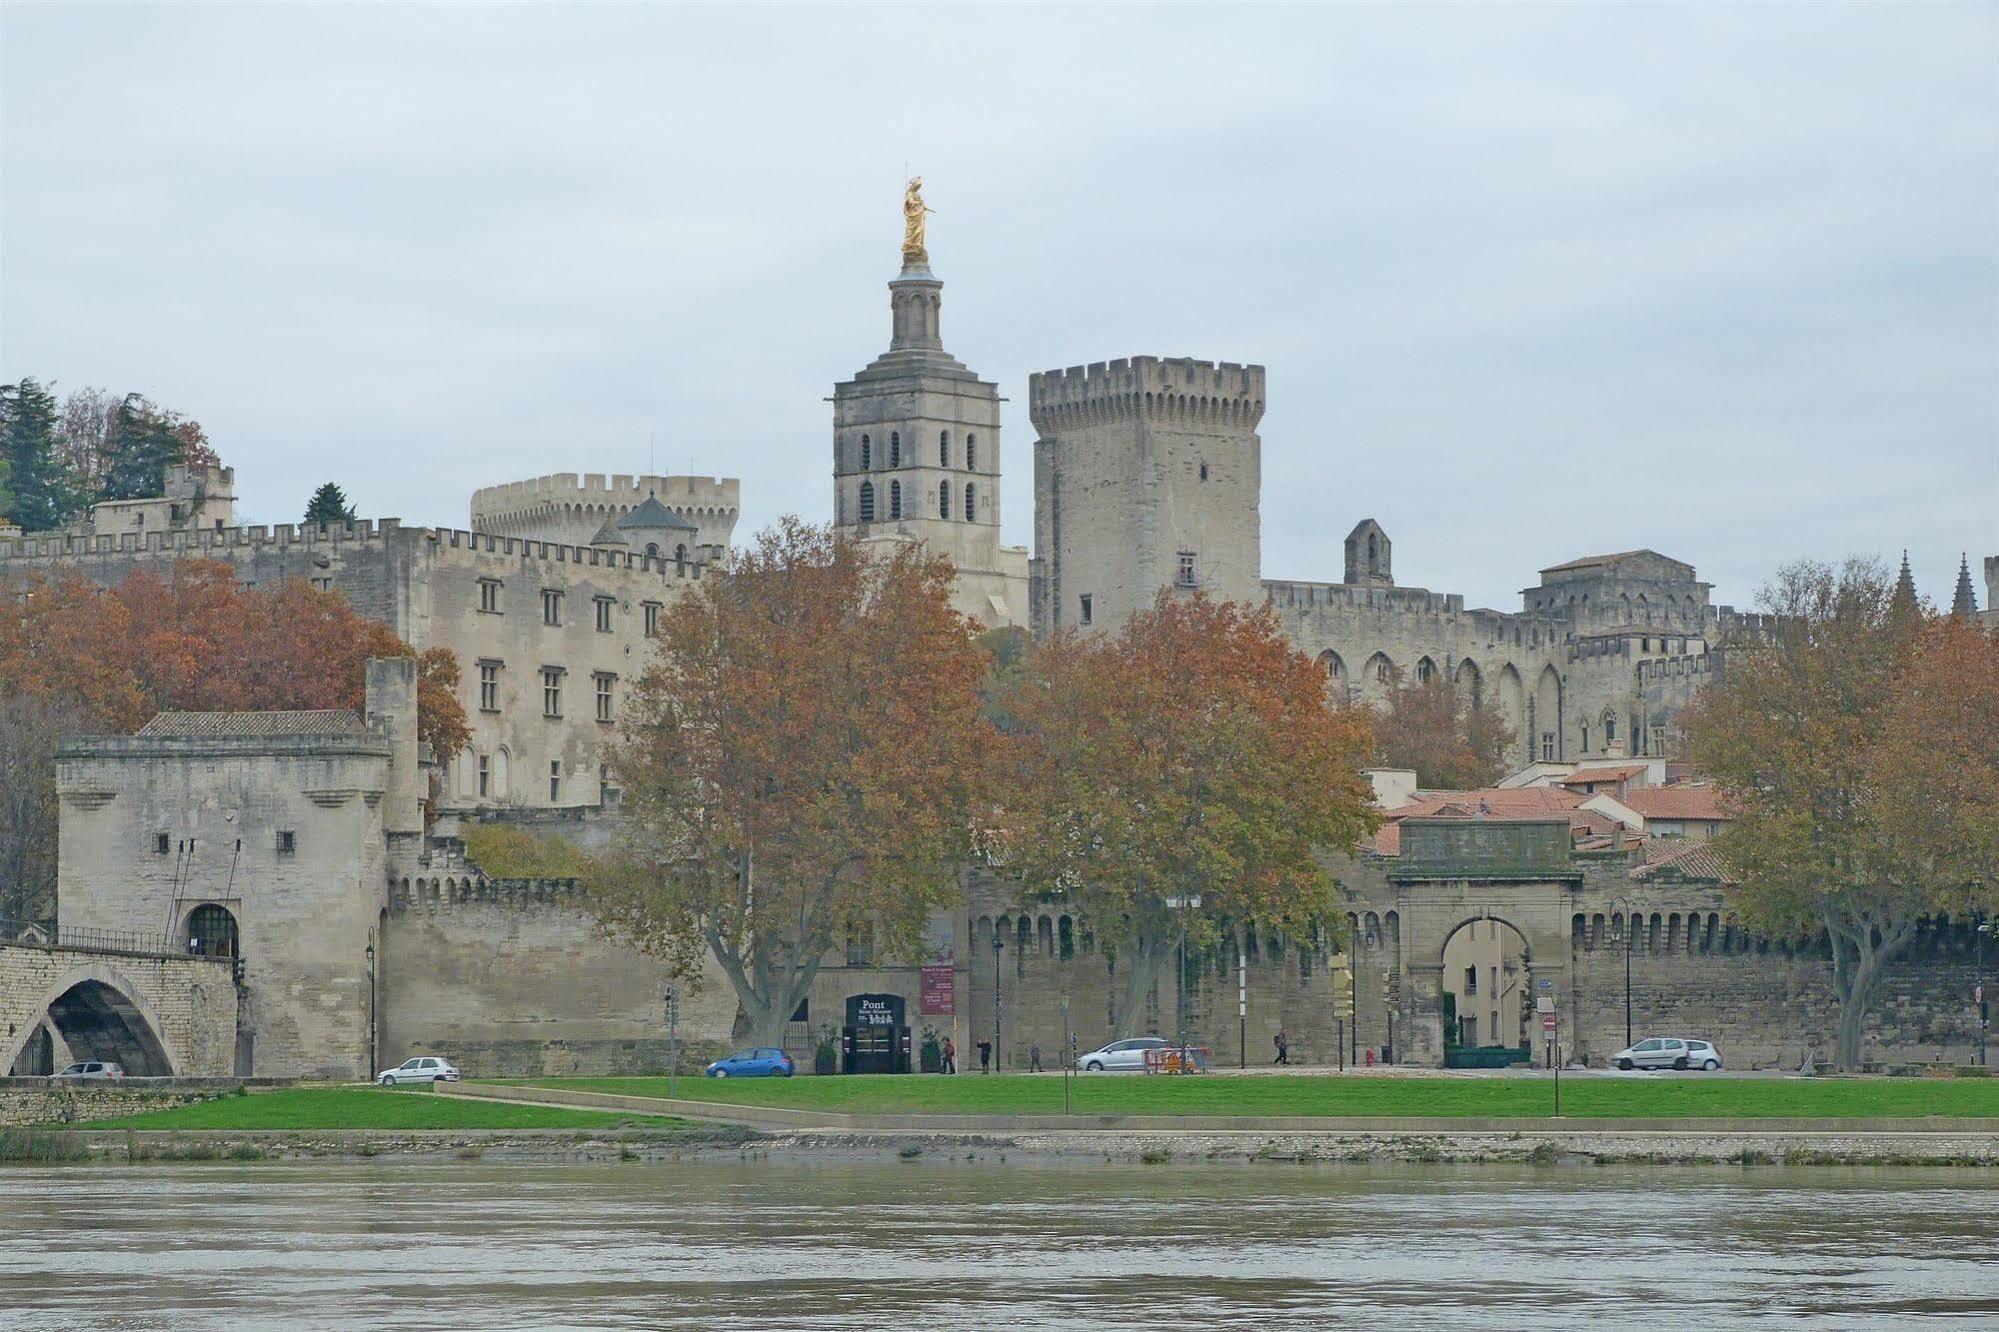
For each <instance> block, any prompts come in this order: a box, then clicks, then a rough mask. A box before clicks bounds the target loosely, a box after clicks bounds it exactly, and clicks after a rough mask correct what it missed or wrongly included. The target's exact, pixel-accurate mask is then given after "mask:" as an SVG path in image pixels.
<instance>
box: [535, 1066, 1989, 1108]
mask: <svg viewBox="0 0 1999 1332" xmlns="http://www.w3.org/2000/svg"><path fill="white" fill-rule="evenodd" d="M530 1081H531V1083H532V1085H535V1086H544V1087H569V1088H577V1089H581V1090H586V1091H608V1092H621V1093H624V1094H626V1095H631V1096H665V1095H666V1094H667V1083H666V1079H665V1078H537V1079H532V1080H530ZM678 1089H679V1094H680V1095H681V1096H682V1097H686V1098H693V1099H700V1100H708V1101H725V1102H730V1103H733V1104H740V1105H769V1106H786V1107H791V1108H794V1109H799V1110H828V1111H835V1112H844V1113H850V1114H945V1115H949V1114H1059V1113H1060V1112H1061V1110H1062V1080H1061V1079H1060V1078H1059V1077H1050V1076H1046V1075H1044V1076H1041V1077H1009V1076H999V1077H981V1076H979V1075H977V1074H970V1075H964V1076H959V1077H949V1078H947V1077H938V1076H935V1075H931V1076H924V1075H922V1074H914V1075H909V1076H905V1077H883V1076H876V1077H864V1076H855V1077H830V1078H814V1077H799V1078H754V1079H733V1080H727V1081H724V1080H718V1079H713V1078H702V1077H684V1078H681V1079H679V1082H678ZM1553 1101H1554V1086H1553V1084H1552V1082H1551V1081H1550V1080H1549V1079H1547V1078H1538V1077H1521V1076H1511V1077H1481V1078H1462V1077H1434V1078H1431V1077H1337V1076H1335V1077H1285V1076H1281V1075H1279V1076H1269V1077H1228V1076H1225V1075H1217V1076H1207V1077H1185V1078H1182V1077H1143V1076H1135V1075H1123V1074H1110V1075H1105V1074H1093V1075H1087V1076H1081V1077H1077V1078H1074V1079H1072V1080H1071V1082H1070V1104H1071V1108H1072V1110H1073V1112H1074V1113H1076V1114H1082V1115H1091V1114H1148V1115H1396V1116H1424V1115H1435V1116H1487V1117H1513V1116H1523V1117H1524V1116H1542V1115H1547V1114H1549V1113H1550V1112H1551V1111H1552V1109H1553ZM1562 1114H1563V1115H1564V1116H1565V1117H1570V1116H1573V1117H1576V1118H1590V1119H1630V1118H1691V1117H1708V1116H1712V1117H1741V1118H1769V1117H1772V1116H1799V1117H1819V1116H1823V1117H1839V1118H1855V1117H1865V1116H1894V1117H1905V1116H1923V1115H1942V1116H1949V1117H1965V1116H1991V1117H1995V1118H1999V1079H1989V1078H1975V1079H1974V1078H1965V1079H1948V1078H1855V1079H1844V1078H1841V1079H1832V1078H1822V1079H1792V1078H1767V1079H1766V1078H1755V1079H1749V1078H1704V1077H1702V1076H1700V1075H1699V1074H1681V1075H1678V1076H1673V1077H1655V1078H1602V1077H1581V1078H1563V1079H1562Z"/></svg>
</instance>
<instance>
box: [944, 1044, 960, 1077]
mask: <svg viewBox="0 0 1999 1332" xmlns="http://www.w3.org/2000/svg"><path fill="white" fill-rule="evenodd" d="M941 1071H942V1072H945V1073H956V1072H957V1071H958V1047H957V1046H956V1045H954V1044H952V1042H951V1038H950V1037H949V1036H946V1037H945V1038H944V1067H943V1069H942V1070H941Z"/></svg>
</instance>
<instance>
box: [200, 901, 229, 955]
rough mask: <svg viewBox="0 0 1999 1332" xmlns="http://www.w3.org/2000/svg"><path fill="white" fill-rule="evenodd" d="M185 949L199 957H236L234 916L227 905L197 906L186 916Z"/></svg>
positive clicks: (210, 904)
mask: <svg viewBox="0 0 1999 1332" xmlns="http://www.w3.org/2000/svg"><path fill="white" fill-rule="evenodd" d="M187 951H188V952H190V953H194V954H196V955H197V956H200V957H236V956H238V954H239V949H238V946H237V941H236V917H235V916H233V915H231V914H230V913H229V908H228V907H219V906H216V905H214V904H213V903H209V904H207V905H204V906H198V907H196V908H195V909H194V910H193V911H191V912H189V913H188V917H187Z"/></svg>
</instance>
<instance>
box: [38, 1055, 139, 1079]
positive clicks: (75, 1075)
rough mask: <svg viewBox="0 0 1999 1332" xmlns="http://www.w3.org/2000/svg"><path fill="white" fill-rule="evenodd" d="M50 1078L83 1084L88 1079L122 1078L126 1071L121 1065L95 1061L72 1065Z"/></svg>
mask: <svg viewBox="0 0 1999 1332" xmlns="http://www.w3.org/2000/svg"><path fill="white" fill-rule="evenodd" d="M49 1076H50V1077H51V1078H54V1079H62V1080H64V1081H68V1082H81V1081H83V1080H84V1079H86V1078H88V1079H92V1080H95V1079H97V1078H122V1077H124V1076H125V1070H124V1068H123V1067H122V1066H121V1065H118V1064H107V1063H103V1062H101V1061H99V1060H95V1059H93V1060H89V1061H86V1062H84V1063H81V1064H71V1065H70V1066H69V1067H68V1068H66V1069H64V1070H63V1071H62V1072H60V1073H51V1074H50V1075H49Z"/></svg>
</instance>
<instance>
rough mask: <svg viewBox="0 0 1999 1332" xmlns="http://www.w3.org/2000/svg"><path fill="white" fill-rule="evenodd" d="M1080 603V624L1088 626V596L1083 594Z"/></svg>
mask: <svg viewBox="0 0 1999 1332" xmlns="http://www.w3.org/2000/svg"><path fill="white" fill-rule="evenodd" d="M1081 602H1082V622H1083V623H1084V624H1088V623H1089V622H1090V594H1089V593H1087V592H1085V593H1084V594H1083V595H1082V598H1081Z"/></svg>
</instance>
